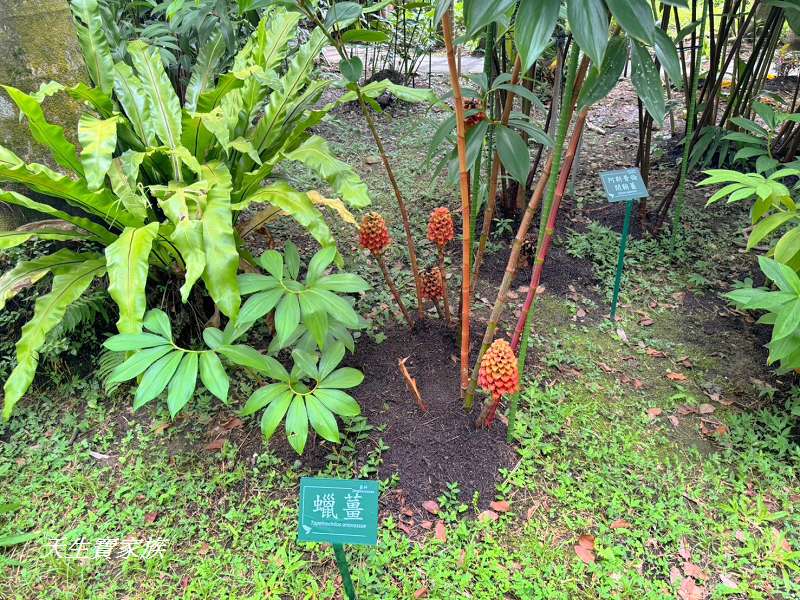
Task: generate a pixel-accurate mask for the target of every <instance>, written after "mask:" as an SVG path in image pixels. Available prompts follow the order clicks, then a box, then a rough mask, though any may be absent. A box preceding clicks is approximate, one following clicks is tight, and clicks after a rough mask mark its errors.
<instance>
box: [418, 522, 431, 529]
mask: <svg viewBox="0 0 800 600" xmlns="http://www.w3.org/2000/svg"><path fill="white" fill-rule="evenodd" d="M419 526H420V527H422V528H423V529H428V530H430V529H431V528H432V527H433V521H423V522H422V523H420V524H419Z"/></svg>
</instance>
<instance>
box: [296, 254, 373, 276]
mask: <svg viewBox="0 0 800 600" xmlns="http://www.w3.org/2000/svg"><path fill="white" fill-rule="evenodd" d="M335 258H336V248H323V249H322V250H320V251H319V252H317V253H316V254H314V256H312V257H311V260H310V261H309V263H308V270H307V271H306V283H314V282H315V281H317V279H319V278H320V277H321V276H322V273H323V272H324V271H325V269H327V268H328V267H329V266H330V265H331V263H332V262H333V259H335ZM362 281H363V280H362Z"/></svg>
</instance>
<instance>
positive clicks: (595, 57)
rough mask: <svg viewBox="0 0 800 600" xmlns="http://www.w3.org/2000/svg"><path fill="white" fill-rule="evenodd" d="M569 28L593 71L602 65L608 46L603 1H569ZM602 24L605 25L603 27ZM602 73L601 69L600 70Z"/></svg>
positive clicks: (605, 11) (606, 13)
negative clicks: (591, 64)
mask: <svg viewBox="0 0 800 600" xmlns="http://www.w3.org/2000/svg"><path fill="white" fill-rule="evenodd" d="M567 20H568V22H569V28H570V30H571V31H572V35H573V37H574V38H575V41H576V42H578V46H579V47H580V49H581V50H583V51H584V52H585V53H586V55H587V56H588V57H589V58H591V59H592V63H593V64H594V66H595V69H597V67H599V66H600V65H602V64H603V60H604V58H605V53H606V46H607V45H608V11H607V10H606V5H605V2H603V0H569V2H568V3H567ZM603 24H606V26H605V27H603ZM600 71H601V73H602V69H600Z"/></svg>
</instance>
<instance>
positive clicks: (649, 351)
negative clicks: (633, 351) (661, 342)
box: [645, 348, 667, 358]
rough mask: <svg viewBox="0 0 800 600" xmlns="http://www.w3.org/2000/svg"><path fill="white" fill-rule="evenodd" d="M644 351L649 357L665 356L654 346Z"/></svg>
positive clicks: (665, 356) (665, 355)
mask: <svg viewBox="0 0 800 600" xmlns="http://www.w3.org/2000/svg"><path fill="white" fill-rule="evenodd" d="M645 353H646V354H647V356H649V357H650V358H667V354H666V353H665V352H662V351H661V350H656V349H655V348H647V349H646V350H645Z"/></svg>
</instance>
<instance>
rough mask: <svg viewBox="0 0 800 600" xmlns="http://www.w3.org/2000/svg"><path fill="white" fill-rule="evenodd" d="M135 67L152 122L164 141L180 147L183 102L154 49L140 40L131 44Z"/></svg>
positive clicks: (159, 137) (170, 146) (154, 129)
mask: <svg viewBox="0 0 800 600" xmlns="http://www.w3.org/2000/svg"><path fill="white" fill-rule="evenodd" d="M128 52H129V53H130V56H131V61H132V62H133V66H134V67H135V68H136V72H137V73H138V74H139V77H140V78H141V80H142V83H143V84H144V85H143V87H144V92H145V94H146V96H147V99H148V106H149V112H150V123H151V124H152V127H153V131H155V133H156V136H158V139H159V140H161V143H163V144H165V145H166V146H167V147H168V148H177V147H178V146H179V145H180V140H181V131H182V129H181V103H180V101H179V100H178V96H177V95H176V94H175V90H174V89H173V88H172V83H171V82H170V80H169V77H168V76H167V72H166V71H165V70H164V65H163V63H162V62H161V57H160V56H159V54H158V52H157V51H156V50H155V49H152V48H150V47H149V46H148V45H147V44H145V43H144V42H142V41H140V40H137V41H135V42H130V43H129V44H128Z"/></svg>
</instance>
